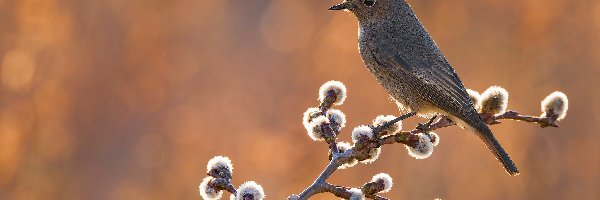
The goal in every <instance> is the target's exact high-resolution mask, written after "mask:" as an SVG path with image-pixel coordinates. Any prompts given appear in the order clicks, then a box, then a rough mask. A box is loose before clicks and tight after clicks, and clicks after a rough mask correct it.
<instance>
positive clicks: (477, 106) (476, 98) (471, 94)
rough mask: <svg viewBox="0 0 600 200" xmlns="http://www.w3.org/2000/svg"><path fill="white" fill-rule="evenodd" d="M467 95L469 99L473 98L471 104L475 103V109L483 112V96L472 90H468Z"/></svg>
mask: <svg viewBox="0 0 600 200" xmlns="http://www.w3.org/2000/svg"><path fill="white" fill-rule="evenodd" d="M467 93H468V94H469V98H471V102H473V107H474V108H475V110H477V112H481V95H480V94H479V92H477V91H475V90H471V89H467Z"/></svg>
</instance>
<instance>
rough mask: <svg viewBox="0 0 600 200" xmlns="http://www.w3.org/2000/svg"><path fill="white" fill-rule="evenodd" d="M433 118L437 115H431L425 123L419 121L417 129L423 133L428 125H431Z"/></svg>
mask: <svg viewBox="0 0 600 200" xmlns="http://www.w3.org/2000/svg"><path fill="white" fill-rule="evenodd" d="M435 118H437V115H434V116H433V117H431V119H429V121H427V123H419V125H417V129H419V130H421V132H423V133H427V132H429V126H431V124H432V123H433V121H434V120H435Z"/></svg>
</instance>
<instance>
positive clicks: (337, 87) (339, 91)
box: [319, 81, 346, 106]
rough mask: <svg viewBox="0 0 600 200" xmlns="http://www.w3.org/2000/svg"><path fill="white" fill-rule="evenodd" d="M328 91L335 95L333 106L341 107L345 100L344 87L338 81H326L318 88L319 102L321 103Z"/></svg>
mask: <svg viewBox="0 0 600 200" xmlns="http://www.w3.org/2000/svg"><path fill="white" fill-rule="evenodd" d="M329 91H333V92H334V93H335V95H336V98H335V101H334V102H333V105H336V106H339V105H342V104H343V103H344V101H345V100H346V86H344V84H343V83H342V82H339V81H327V82H326V83H324V84H323V85H322V86H321V88H319V101H321V102H323V101H324V100H325V97H326V96H327V94H328V93H329Z"/></svg>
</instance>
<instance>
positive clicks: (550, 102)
mask: <svg viewBox="0 0 600 200" xmlns="http://www.w3.org/2000/svg"><path fill="white" fill-rule="evenodd" d="M567 110H569V99H568V98H567V95H565V94H564V93H562V92H559V91H556V92H553V93H552V94H550V95H548V96H547V97H546V98H544V100H542V112H544V113H543V114H542V116H551V115H556V116H558V117H557V118H556V120H559V121H560V120H562V119H564V118H565V117H566V116H567Z"/></svg>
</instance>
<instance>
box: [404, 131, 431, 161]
mask: <svg viewBox="0 0 600 200" xmlns="http://www.w3.org/2000/svg"><path fill="white" fill-rule="evenodd" d="M417 136H419V141H418V142H417V144H416V145H415V147H414V148H413V147H410V146H408V145H406V149H407V150H408V155H410V156H412V157H414V158H416V159H425V158H428V157H429V156H431V153H433V143H431V139H430V138H429V136H427V135H426V134H424V133H419V134H417Z"/></svg>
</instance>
